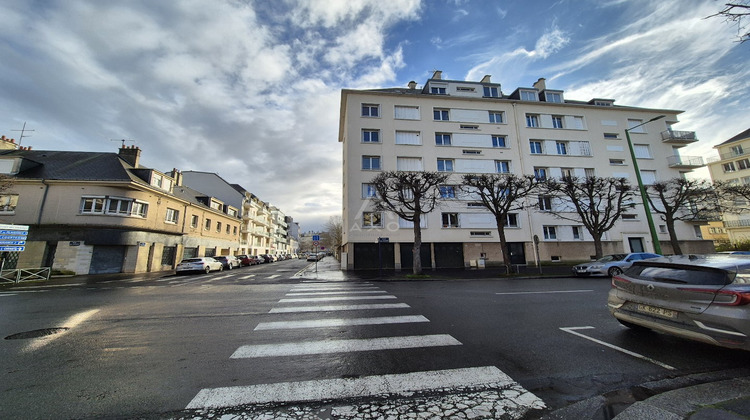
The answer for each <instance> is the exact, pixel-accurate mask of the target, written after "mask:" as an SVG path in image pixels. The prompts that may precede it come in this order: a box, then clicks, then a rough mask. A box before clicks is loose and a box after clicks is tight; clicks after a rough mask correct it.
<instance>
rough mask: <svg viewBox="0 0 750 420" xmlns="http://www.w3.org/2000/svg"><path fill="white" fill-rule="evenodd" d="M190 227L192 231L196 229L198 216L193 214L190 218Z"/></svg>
mask: <svg viewBox="0 0 750 420" xmlns="http://www.w3.org/2000/svg"><path fill="white" fill-rule="evenodd" d="M190 227H191V228H193V229H195V228H197V227H198V216H197V215H195V214H194V215H192V216H190Z"/></svg>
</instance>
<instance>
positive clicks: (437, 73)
mask: <svg viewBox="0 0 750 420" xmlns="http://www.w3.org/2000/svg"><path fill="white" fill-rule="evenodd" d="M432 78H433V79H437V80H440V79H442V78H443V72H442V71H440V70H435V73H432Z"/></svg>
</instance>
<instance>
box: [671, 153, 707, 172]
mask: <svg viewBox="0 0 750 420" xmlns="http://www.w3.org/2000/svg"><path fill="white" fill-rule="evenodd" d="M667 165H669V167H670V168H675V169H696V168H702V167H704V166H706V164H705V163H703V158H702V157H701V156H669V157H668V158H667Z"/></svg>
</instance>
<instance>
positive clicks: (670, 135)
mask: <svg viewBox="0 0 750 420" xmlns="http://www.w3.org/2000/svg"><path fill="white" fill-rule="evenodd" d="M661 139H662V141H679V142H685V143H692V142H694V141H698V138H697V137H696V136H695V131H676V130H667V131H662V132H661Z"/></svg>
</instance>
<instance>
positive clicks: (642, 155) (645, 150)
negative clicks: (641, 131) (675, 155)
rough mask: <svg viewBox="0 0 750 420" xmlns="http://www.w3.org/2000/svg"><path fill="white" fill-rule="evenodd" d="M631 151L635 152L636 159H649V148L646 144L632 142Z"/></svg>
mask: <svg viewBox="0 0 750 420" xmlns="http://www.w3.org/2000/svg"><path fill="white" fill-rule="evenodd" d="M633 152H635V157H636V158H637V159H651V149H649V147H648V144H634V145H633Z"/></svg>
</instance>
